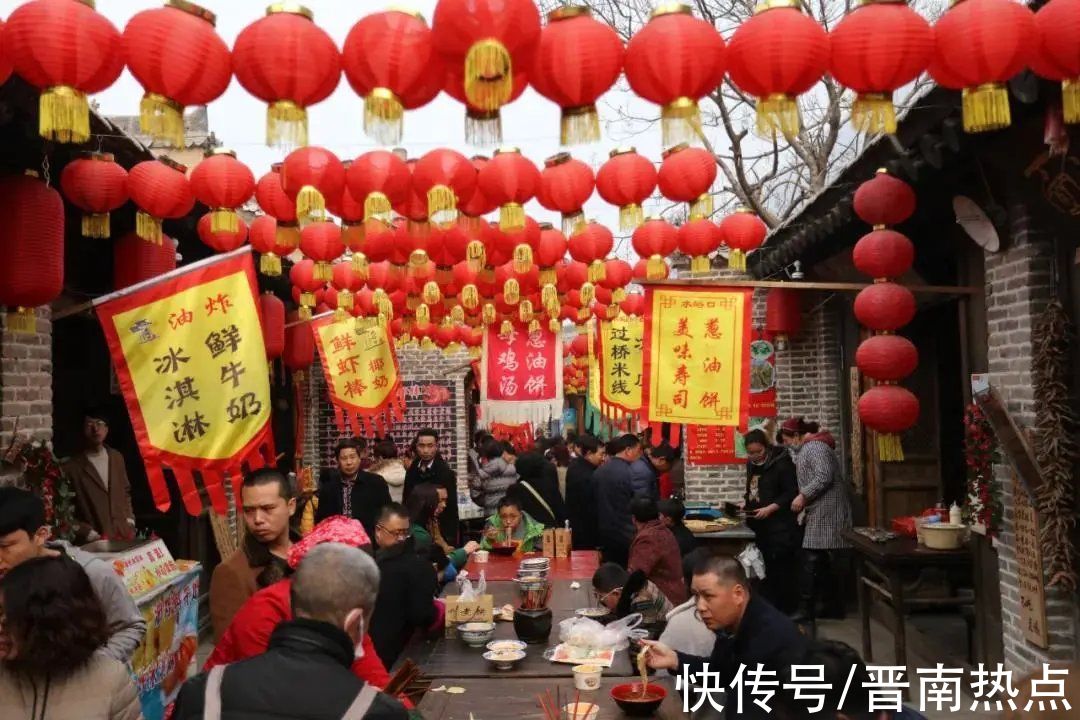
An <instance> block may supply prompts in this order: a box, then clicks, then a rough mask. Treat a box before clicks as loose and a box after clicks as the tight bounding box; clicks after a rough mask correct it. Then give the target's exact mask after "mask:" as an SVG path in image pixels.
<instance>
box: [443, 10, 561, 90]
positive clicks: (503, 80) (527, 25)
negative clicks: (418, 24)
mask: <svg viewBox="0 0 1080 720" xmlns="http://www.w3.org/2000/svg"><path fill="white" fill-rule="evenodd" d="M432 32H433V33H434V35H435V47H436V48H437V49H438V51H439V52H440V53H442V55H443V58H444V60H445V61H446V63H447V65H449V66H450V67H451V68H454V67H455V66H456V67H458V68H461V72H462V73H463V74H464V76H465V96H466V97H467V98H468V101H469V104H470V105H472V106H473V107H476V108H477V109H479V110H498V109H499V108H500V107H502V106H503V105H505V104H507V103H508V102H509V101H510V96H511V92H512V91H513V86H514V76H515V74H516V73H517V72H519V71H525V72H527V71H528V68H529V66H530V65H531V64H532V60H533V53H534V52H535V50H536V45H537V43H538V42H539V40H540V12H539V11H538V10H537V9H536V4H535V3H534V2H533V0H439V1H438V3H436V5H435V15H434V19H433V21H432ZM452 71H453V70H452Z"/></svg>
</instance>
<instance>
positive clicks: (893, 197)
mask: <svg viewBox="0 0 1080 720" xmlns="http://www.w3.org/2000/svg"><path fill="white" fill-rule="evenodd" d="M853 205H854V208H855V214H856V215H858V216H859V218H860V219H862V221H863V222H864V223H867V224H868V225H872V226H874V227H875V228H876V227H883V226H885V225H899V224H900V223H902V222H904V221H905V220H907V219H908V218H909V217H911V216H912V214H913V213H914V212H915V191H914V190H912V189H911V186H910V185H908V184H907V183H906V182H904V181H903V180H900V179H899V178H895V177H893V176H892V175H890V174H889V173H888V172H886V171H885V170H884V169H882V170H878V171H877V174H876V175H874V177H873V179H872V180H867V181H866V182H864V183H863V184H862V185H860V186H859V187H858V189H857V190H856V191H855V198H854V201H853Z"/></svg>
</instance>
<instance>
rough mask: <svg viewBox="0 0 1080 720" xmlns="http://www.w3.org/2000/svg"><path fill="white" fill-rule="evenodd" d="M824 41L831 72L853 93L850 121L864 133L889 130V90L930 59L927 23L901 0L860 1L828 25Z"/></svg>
mask: <svg viewBox="0 0 1080 720" xmlns="http://www.w3.org/2000/svg"><path fill="white" fill-rule="evenodd" d="M884 37H887V38H888V39H889V40H888V42H882V41H881V39H882V38H884ZM829 45H830V50H831V61H830V63H829V70H830V72H831V73H832V76H833V77H834V78H835V79H836V80H837V81H838V82H839V83H840V84H841V85H843V86H844V87H846V88H848V89H850V90H854V91H855V93H856V95H855V102H854V103H852V106H851V124H852V125H854V126H855V129H856V130H859V131H860V132H864V133H895V132H896V110H895V108H894V107H893V103H892V94H893V92H894V91H895V90H897V89H898V88H901V87H903V86H904V85H907V84H908V83H910V82H913V81H914V80H915V78H917V77H919V74H920V73H921V72H922V71H923V70H925V69H926V66H927V65H928V64H929V63H930V57H931V55H932V54H933V52H934V31H933V30H932V29H931V28H930V23H928V22H926V20H924V19H923V17H922V15H919V13H917V12H915V11H914V10H912V9H911V8H910V7H908V6H907V5H906V4H905V3H904V2H902V1H901V2H871V3H866V4H864V5H858V6H856V7H855V9H854V10H852V11H851V12H849V13H848V14H847V15H845V16H844V19H843V20H841V21H840V22H839V23H838V24H837V25H836V27H834V28H833V30H832V32H831V33H830V34H829Z"/></svg>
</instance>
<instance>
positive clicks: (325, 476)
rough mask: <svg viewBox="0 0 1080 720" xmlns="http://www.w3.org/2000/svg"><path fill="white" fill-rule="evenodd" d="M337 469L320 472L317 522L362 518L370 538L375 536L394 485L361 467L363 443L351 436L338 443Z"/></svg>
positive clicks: (360, 519) (361, 521)
mask: <svg viewBox="0 0 1080 720" xmlns="http://www.w3.org/2000/svg"><path fill="white" fill-rule="evenodd" d="M337 461H338V466H337V469H336V470H334V469H330V468H325V469H323V471H322V473H320V475H319V498H318V499H319V507H318V508H316V510H315V523H316V524H318V523H320V522H322V521H323V520H325V519H326V518H328V517H333V516H334V515H344V516H345V517H351V518H353V519H355V520H359V521H360V523H361V524H362V525H363V526H364V530H365V531H367V534H368V537H375V519H376V518H378V517H379V513H380V512H381V511H382V509H383V507H385V506H386V505H389V504H390V503H391V502H392V500H391V498H390V486H389V485H387V484H386V480H383V479H382V477H381V476H379V475H376V474H374V473H369V472H367V471H365V470H361V469H360V443H358V442H357V441H356V440H354V439H352V438H347V439H345V440H342V441H341V442H339V443H338V446H337Z"/></svg>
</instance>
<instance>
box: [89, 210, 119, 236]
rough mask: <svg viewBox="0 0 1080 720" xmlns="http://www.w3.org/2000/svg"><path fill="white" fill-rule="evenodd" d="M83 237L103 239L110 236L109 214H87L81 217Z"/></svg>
mask: <svg viewBox="0 0 1080 720" xmlns="http://www.w3.org/2000/svg"><path fill="white" fill-rule="evenodd" d="M82 234H83V237H88V238H98V239H104V238H107V237H109V235H111V234H112V232H111V230H110V226H109V213H87V214H85V215H83V216H82Z"/></svg>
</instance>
